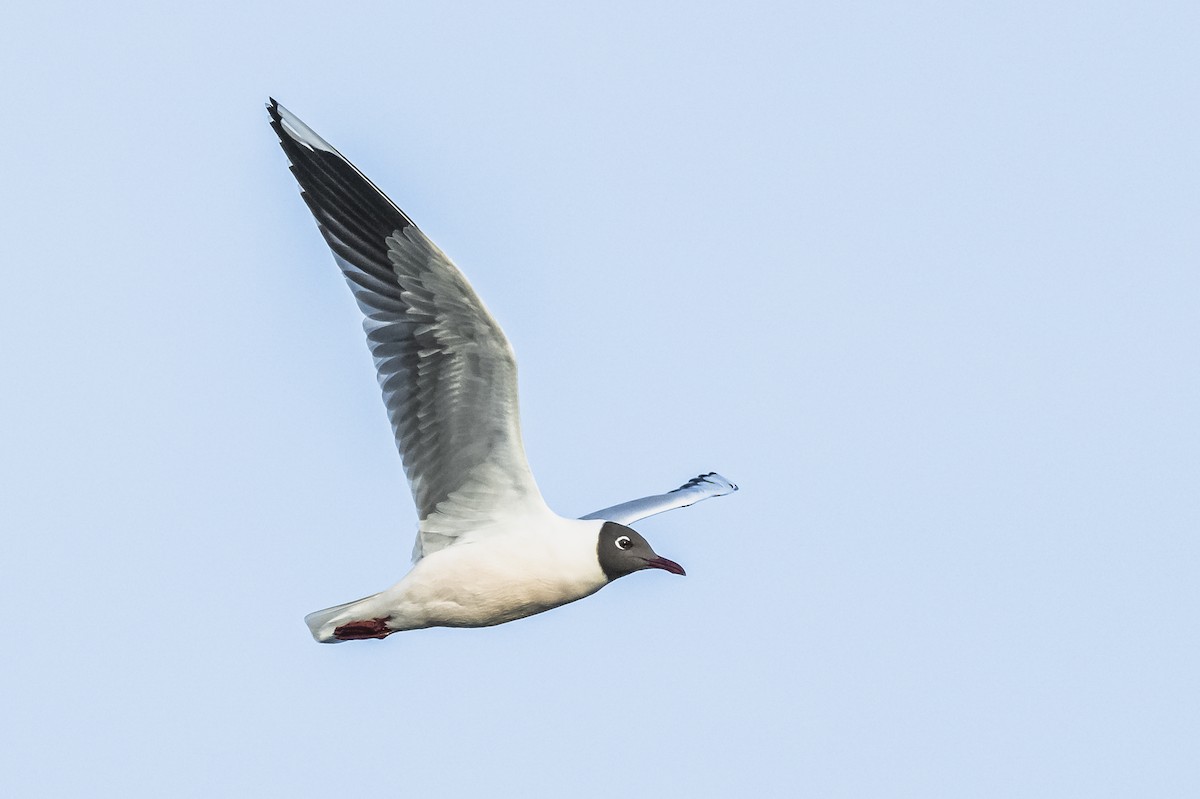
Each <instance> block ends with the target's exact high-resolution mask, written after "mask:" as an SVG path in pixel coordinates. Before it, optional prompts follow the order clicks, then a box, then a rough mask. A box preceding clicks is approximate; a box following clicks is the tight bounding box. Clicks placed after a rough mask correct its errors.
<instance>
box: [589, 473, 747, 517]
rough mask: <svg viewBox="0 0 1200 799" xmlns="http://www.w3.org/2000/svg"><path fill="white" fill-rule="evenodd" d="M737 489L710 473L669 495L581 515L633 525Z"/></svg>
mask: <svg viewBox="0 0 1200 799" xmlns="http://www.w3.org/2000/svg"><path fill="white" fill-rule="evenodd" d="M737 490H738V487H737V486H736V485H735V484H733V483H732V482H730V481H729V480H727V479H726V478H724V477H722V476H721V475H719V474H717V473H716V472H709V473H708V474H702V475H699V476H697V477H693V478H692V479H691V480H688V481H687V482H686V483H684V484H683V485H681V486H680V487H679V488H675V489H672V490H670V491H668V492H667V493H665V494H655V495H654V496H652V497H642V498H641V499H632V500H630V501H629V502H622V503H621V504H620V505H613V506H612V507H611V508H604V509H603V510H598V511H595V512H594V513H589V514H588V515H587V516H581V517H580V518H582V519H603V520H605V521H609V522H617V523H618V524H633V523H634V522H636V521H638V520H639V519H645V518H647V517H649V516H654V515H657V514H659V513H664V512H666V511H669V510H675V509H676V508H686V507H687V506H688V505H694V504H696V503H697V502H700V501H702V500H706V499H709V498H711V497H722V496H725V495H726V494H732V493H733V492H734V491H737Z"/></svg>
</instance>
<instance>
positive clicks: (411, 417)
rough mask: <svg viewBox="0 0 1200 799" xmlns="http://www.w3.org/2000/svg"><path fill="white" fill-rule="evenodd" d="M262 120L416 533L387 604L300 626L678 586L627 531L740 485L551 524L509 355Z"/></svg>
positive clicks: (453, 285)
mask: <svg viewBox="0 0 1200 799" xmlns="http://www.w3.org/2000/svg"><path fill="white" fill-rule="evenodd" d="M267 111H268V113H269V115H270V119H271V127H272V128H273V129H274V130H275V133H276V134H277V135H278V136H279V142H280V146H282V147H283V151H284V153H286V154H287V157H288V160H289V161H290V162H291V171H292V174H293V175H294V176H295V177H296V180H297V182H298V183H299V184H300V189H301V196H302V197H303V199H304V201H305V202H306V203H307V204H308V207H309V210H311V211H312V214H313V216H314V217H316V221H317V226H318V227H319V229H320V231H321V234H322V235H323V236H324V237H325V241H326V242H327V243H328V244H329V248H330V249H331V250H332V251H333V257H334V260H335V261H336V262H337V265H338V266H339V267H340V268H341V270H342V273H343V274H344V275H345V278H346V281H347V282H348V283H349V285H350V290H351V291H352V292H353V294H354V298H355V300H357V302H358V306H359V308H360V309H361V311H362V313H363V317H364V318H363V328H364V330H365V331H366V335H367V344H368V346H369V347H370V350H371V355H372V356H373V357H374V359H375V368H376V372H377V373H378V378H379V385H380V387H381V388H382V389H383V401H384V404H385V405H386V406H387V413H388V419H389V420H390V421H391V426H392V431H393V433H394V434H395V438H396V446H397V448H398V449H399V450H400V457H401V459H402V460H403V462H404V471H405V475H406V476H407V478H408V482H409V486H410V488H411V489H412V496H413V501H414V502H415V504H416V508H417V515H418V518H419V523H418V529H417V539H416V543H415V545H414V546H413V566H412V568H411V569H410V570H409V571H408V573H407V574H406V575H405V576H404V577H403V578H402V579H401V580H400V581H399V582H398V583H396V584H395V585H393V586H392V587H391V588H388V589H387V590H385V591H381V592H379V593H377V594H372V595H371V596H368V597H365V598H363V599H358V600H355V601H353V602H346V603H344V604H341V605H335V606H334V607H330V608H326V609H324V610H318V611H316V612H314V613H310V614H308V615H307V616H306V617H305V619H304V620H305V623H306V624H307V625H308V628H309V631H310V632H311V633H312V636H313V638H315V639H316V640H317V641H320V642H321V643H339V642H342V641H354V640H363V639H379V638H386V637H387V636H389V635H391V634H392V633H395V632H401V631H404V630H417V629H422V628H427V627H489V626H492V625H495V624H503V623H504V622H509V621H513V620H514V619H520V618H524V617H526V616H532V615H533V614H535V613H541V612H543V611H546V610H550V609H552V608H556V607H559V606H561V605H565V604H567V603H568V602H574V601H575V600H578V599H582V598H584V597H586V596H589V595H591V594H594V593H595V592H596V591H599V590H600V589H601V588H603V587H604V586H606V585H608V584H609V583H610V582H612V581H613V580H616V579H618V578H620V577H624V576H625V575H627V574H632V573H633V572H636V571H641V570H643V569H663V570H665V571H668V572H670V573H672V574H684V570H683V567H682V566H680V565H679V564H678V563H676V562H675V561H672V560H668V559H667V558H664V557H662V556H660V555H659V554H658V553H656V552H655V551H654V549H653V548H652V547H651V546H650V544H649V543H648V542H647V541H646V539H645V538H643V537H642V536H641V534H639V533H638V532H636V531H635V530H633V529H632V528H631V527H629V526H628V525H630V524H632V523H634V522H636V521H638V520H640V519H645V518H647V517H649V516H653V515H655V514H658V513H663V512H664V511H669V510H673V509H675V508H683V507H686V506H688V505H692V504H694V503H696V502H699V501H701V500H704V499H708V498H710V497H717V496H722V495H725V494H730V493H732V492H734V491H736V490H737V486H736V485H734V484H733V483H731V482H730V481H729V480H726V479H725V478H724V477H722V476H720V475H719V474H717V473H715V472H709V473H707V474H702V475H699V476H698V477H694V478H692V479H691V480H689V481H688V482H686V483H684V484H683V485H681V486H680V487H678V488H676V489H674V490H672V491H668V492H666V493H665V494H656V495H654V496H649V497H642V498H641V499H635V500H631V501H629V502H623V503H621V504H620V505H614V506H613V507H610V508H604V509H603V510H598V511H596V512H594V513H589V514H588V515H587V516H584V517H582V518H580V519H569V518H565V517H562V516H559V515H557V514H556V513H554V512H553V511H551V510H550V508H549V507H548V506H547V505H546V503H545V501H544V500H543V499H542V495H541V492H540V491H539V490H538V487H537V484H536V483H535V482H534V479H533V474H532V473H531V472H530V469H529V463H528V462H527V461H526V459H525V447H524V444H523V443H522V442H521V430H520V420H519V415H518V409H517V363H516V358H515V356H514V355H513V350H512V346H511V345H510V344H509V343H508V339H507V338H505V336H504V332H503V331H502V330H501V329H500V326H499V325H498V324H497V323H496V320H495V319H493V318H492V315H491V314H490V313H488V311H487V309H486V308H485V307H484V305H483V302H482V301H481V300H480V299H479V297H478V296H477V295H476V294H475V291H474V289H472V288H471V285H470V284H469V283H468V282H467V279H466V278H465V277H463V274H462V272H460V271H459V270H458V267H456V266H455V265H454V263H453V262H452V261H451V260H450V259H449V258H448V257H446V255H445V253H443V252H442V251H441V250H440V249H439V248H438V246H437V245H436V244H434V243H433V242H432V241H430V240H429V239H428V238H427V237H426V236H425V234H424V233H422V232H421V230H420V229H419V228H418V227H417V226H416V225H415V224H413V222H412V220H411V219H409V218H408V215H407V214H405V213H404V212H403V211H401V210H400V208H399V207H397V206H396V204H395V203H393V202H392V201H391V200H390V199H388V197H387V196H386V195H385V194H384V193H383V192H382V191H380V190H379V189H378V188H376V187H375V184H373V183H372V182H371V181H370V180H368V179H367V177H366V176H365V175H363V173H362V172H360V171H359V170H358V169H357V168H356V167H355V166H354V165H353V164H351V163H350V162H349V161H348V160H346V158H345V157H343V156H342V155H341V153H339V152H338V151H337V150H335V149H334V148H333V147H332V146H330V145H329V143H328V142H326V141H325V140H324V139H322V138H321V137H320V136H318V135H317V134H316V133H315V132H314V131H313V130H312V128H310V127H308V126H307V125H305V124H304V123H303V122H301V121H300V120H299V119H298V118H297V117H296V116H295V115H294V114H292V113H290V112H289V111H288V110H287V109H286V108H284V107H283V106H281V105H279V103H277V102H276V101H275V100H274V99H271V100H270V102H269V103H268V105H267Z"/></svg>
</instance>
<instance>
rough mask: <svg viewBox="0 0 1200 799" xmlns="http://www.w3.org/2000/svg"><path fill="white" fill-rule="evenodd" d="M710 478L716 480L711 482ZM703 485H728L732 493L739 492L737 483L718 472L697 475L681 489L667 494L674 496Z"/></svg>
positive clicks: (672, 490) (675, 489)
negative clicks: (678, 492)
mask: <svg viewBox="0 0 1200 799" xmlns="http://www.w3.org/2000/svg"><path fill="white" fill-rule="evenodd" d="M710 477H715V478H716V480H710V479H709V478H710ZM701 483H713V484H724V485H727V486H729V489H730V493H732V492H734V491H737V490H738V486H737V483H735V482H733V481H732V480H730V479H729V478H727V477H722V476H721V475H719V474H717V473H716V472H705V473H704V474H698V475H696V476H695V477H693V478H692V479H691V480H688V481H687V482H686V483H684V484H683V485H681V486H680V487H679V488H673V489H671V490H670V491H668V492H667V493H668V494H674V493H675V492H676V491H684V490H686V489H689V488H694V487H695V486H698V485H700V484H701Z"/></svg>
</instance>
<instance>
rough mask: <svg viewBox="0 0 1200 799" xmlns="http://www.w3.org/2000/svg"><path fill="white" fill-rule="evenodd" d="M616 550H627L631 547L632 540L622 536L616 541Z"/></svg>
mask: <svg viewBox="0 0 1200 799" xmlns="http://www.w3.org/2000/svg"><path fill="white" fill-rule="evenodd" d="M616 544H617V549H629V548H630V547H631V546H633V540H632V539H630V537H629V536H627V535H623V536H621V537H620V538H618V539H617V540H616Z"/></svg>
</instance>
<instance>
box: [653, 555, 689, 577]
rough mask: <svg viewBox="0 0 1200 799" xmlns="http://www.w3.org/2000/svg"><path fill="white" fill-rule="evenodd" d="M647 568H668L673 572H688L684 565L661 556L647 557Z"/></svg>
mask: <svg viewBox="0 0 1200 799" xmlns="http://www.w3.org/2000/svg"><path fill="white" fill-rule="evenodd" d="M646 568H647V569H666V570H667V571H669V572H670V573H671V574H687V572H685V571H684V570H683V567H682V566H680V565H679V564H678V563H676V562H675V561H673V560H667V559H666V558H661V557H653V558H646Z"/></svg>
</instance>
